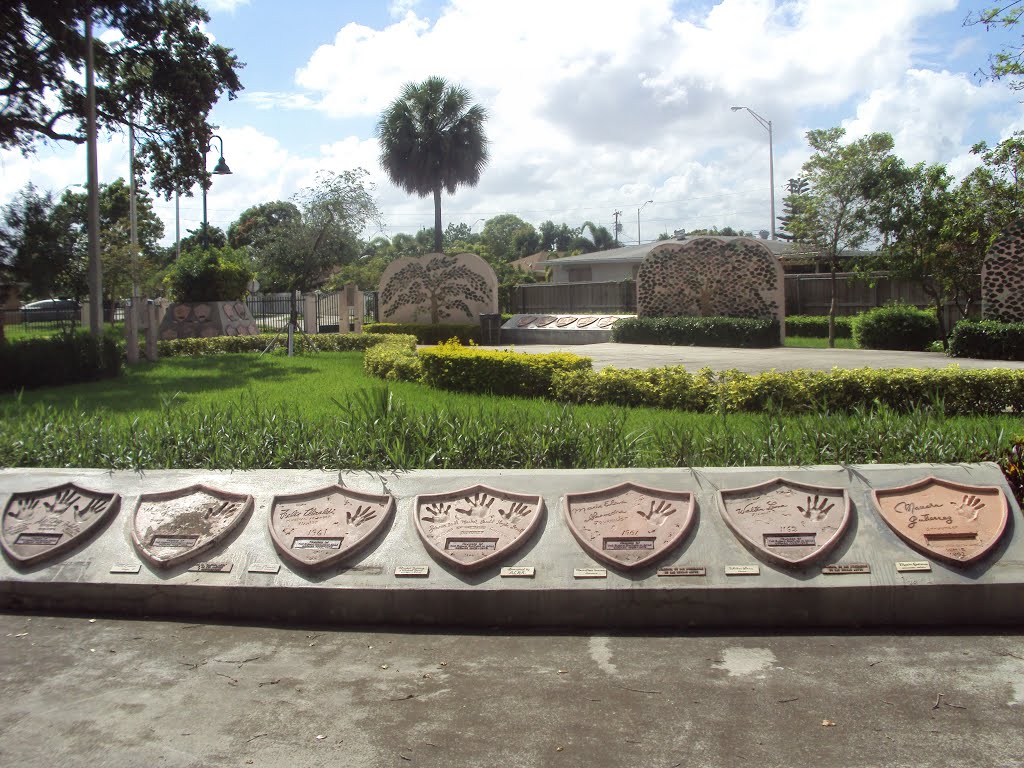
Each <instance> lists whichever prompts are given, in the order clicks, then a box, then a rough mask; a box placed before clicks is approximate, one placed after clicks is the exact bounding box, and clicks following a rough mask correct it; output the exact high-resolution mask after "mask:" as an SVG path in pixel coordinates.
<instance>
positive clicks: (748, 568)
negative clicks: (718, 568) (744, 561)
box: [725, 565, 761, 576]
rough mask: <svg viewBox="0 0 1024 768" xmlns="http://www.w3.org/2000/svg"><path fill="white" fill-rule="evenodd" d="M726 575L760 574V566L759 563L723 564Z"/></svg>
mask: <svg viewBox="0 0 1024 768" xmlns="http://www.w3.org/2000/svg"><path fill="white" fill-rule="evenodd" d="M725 575H726V576H760V575H761V566H759V565H727V566H725Z"/></svg>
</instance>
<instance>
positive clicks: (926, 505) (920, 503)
mask: <svg viewBox="0 0 1024 768" xmlns="http://www.w3.org/2000/svg"><path fill="white" fill-rule="evenodd" d="M871 497H872V499H873V500H874V502H875V507H876V508H877V509H878V511H879V513H881V515H882V519H883V520H885V522H886V523H888V524H889V527H890V528H892V529H893V531H894V532H895V533H896V535H897V536H899V537H900V538H901V539H903V540H904V541H905V542H907V544H909V545H910V546H912V547H913V548H914V549H916V550H917V551H919V552H923V553H924V554H926V555H931V556H932V557H934V558H936V559H937V560H943V561H945V562H947V563H951V564H952V565H968V564H969V563H973V562H975V561H976V560H978V559H980V558H982V557H984V556H985V555H986V554H988V552H989V550H991V549H992V547H993V546H995V544H996V542H998V541H999V538H1000V537H1001V536H1002V535H1003V531H1005V530H1006V522H1007V520H1008V518H1009V516H1010V507H1009V504H1008V503H1007V501H1006V496H1005V495H1004V494H1003V491H1002V490H1001V489H1000V488H998V487H997V486H989V485H964V484H962V483H954V482H951V481H949V480H940V479H938V478H937V477H928V478H925V479H924V480H920V481H919V482H916V483H911V484H910V485H904V486H901V487H899V488H885V489H882V490H874V491H872V492H871Z"/></svg>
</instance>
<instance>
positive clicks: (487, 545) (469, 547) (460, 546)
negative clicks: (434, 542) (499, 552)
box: [444, 538, 498, 552]
mask: <svg viewBox="0 0 1024 768" xmlns="http://www.w3.org/2000/svg"><path fill="white" fill-rule="evenodd" d="M497 546H498V540H497V539H467V538H462V539H455V538H451V539H446V540H445V542H444V548H445V549H448V550H451V551H455V552H458V551H461V552H482V551H488V552H493V551H494V550H495V548H497Z"/></svg>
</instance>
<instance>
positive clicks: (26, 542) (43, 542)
mask: <svg viewBox="0 0 1024 768" xmlns="http://www.w3.org/2000/svg"><path fill="white" fill-rule="evenodd" d="M62 535H63V534H60V533H22V534H20V535H19V536H18V538H17V539H15V541H14V543H15V544H17V545H19V546H29V547H52V546H53V545H54V544H56V543H57V542H58V541H60V537H61V536H62Z"/></svg>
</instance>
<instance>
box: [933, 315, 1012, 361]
mask: <svg viewBox="0 0 1024 768" xmlns="http://www.w3.org/2000/svg"><path fill="white" fill-rule="evenodd" d="M949 354H950V356H951V357H975V358H980V359H982V360H1024V323H1000V322H999V321H997V320H961V321H960V322H959V323H957V324H956V326H954V328H953V333H951V334H950V336H949Z"/></svg>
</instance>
